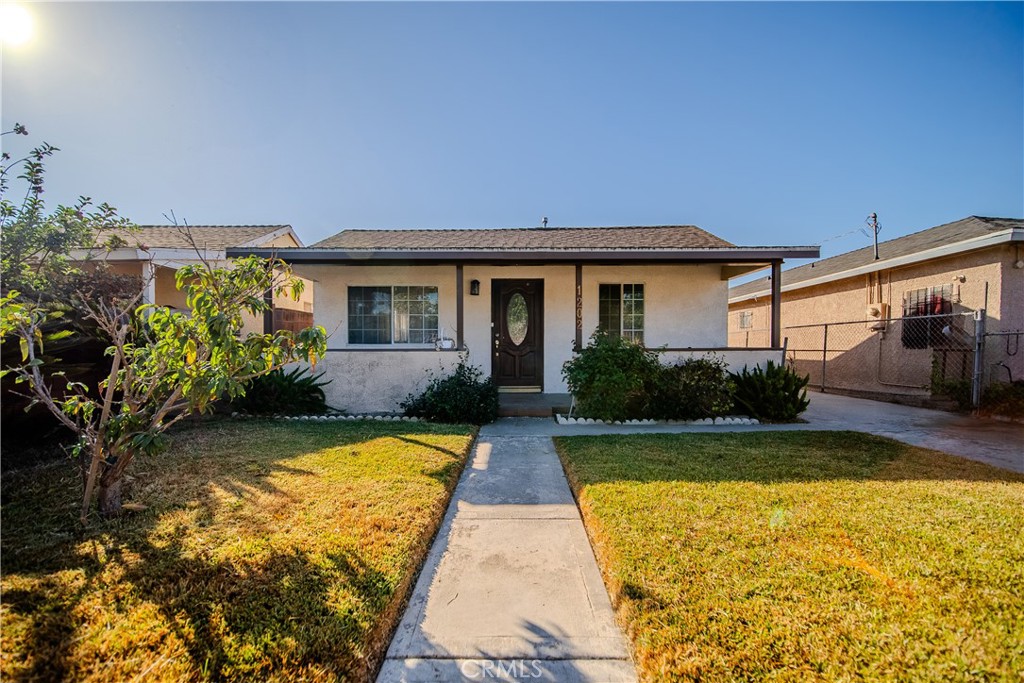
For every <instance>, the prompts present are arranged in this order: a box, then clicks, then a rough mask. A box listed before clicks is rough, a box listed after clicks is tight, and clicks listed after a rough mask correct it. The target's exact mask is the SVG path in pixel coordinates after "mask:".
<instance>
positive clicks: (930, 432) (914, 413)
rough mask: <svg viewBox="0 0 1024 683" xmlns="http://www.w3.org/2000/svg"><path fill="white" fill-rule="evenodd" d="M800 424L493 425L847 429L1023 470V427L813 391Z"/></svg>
mask: <svg viewBox="0 0 1024 683" xmlns="http://www.w3.org/2000/svg"><path fill="white" fill-rule="evenodd" d="M808 396H809V397H810V399H811V405H810V407H809V408H808V409H807V412H805V413H804V414H803V415H802V417H803V419H804V420H806V422H805V423H801V424H786V425H758V426H753V427H745V426H738V425H737V426H731V425H730V426H725V425H722V426H713V427H698V426H693V425H646V426H645V425H559V424H557V423H556V422H555V421H554V420H550V419H548V420H540V419H531V418H507V419H503V420H499V421H498V422H496V423H494V425H492V430H493V433H495V434H530V435H535V436H541V435H543V436H575V435H581V434H665V433H678V432H712V433H715V432H723V431H733V432H749V431H762V430H765V429H778V430H783V431H789V430H807V429H814V430H836V429H838V430H843V429H849V430H853V431H858V432H867V433H869V434H877V435H879V436H887V437H889V438H890V439H896V440H897V441H902V442H904V443H909V444H911V445H914V446H922V447H924V448H931V449H934V450H937V451H942V452H943V453H949V454H950V455H958V456H960V457H963V458H970V459H971V460H980V461H981V462H984V463H987V464H989V465H994V466H995V467H1001V468H1003V469H1008V470H1012V471H1014V472H1024V425H1022V424H1020V423H1013V422H998V421H996V420H987V419H980V418H974V417H970V416H967V415H957V414H955V413H947V412H945V411H942V410H928V409H926V408H914V407H911V406H902V405H897V404H895V403H883V402H881V401H869V400H867V399H861V398H851V397H849V396H840V395H838V394H821V393H817V392H810V393H809V394H808Z"/></svg>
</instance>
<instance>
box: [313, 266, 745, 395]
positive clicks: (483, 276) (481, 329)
mask: <svg viewBox="0 0 1024 683" xmlns="http://www.w3.org/2000/svg"><path fill="white" fill-rule="evenodd" d="M455 270H456V269H455V266H454V265H446V266H340V265H302V266H298V267H297V272H298V274H300V275H301V276H303V277H305V278H307V279H311V280H314V281H315V283H316V284H315V287H314V290H315V295H314V296H315V299H316V310H315V322H316V324H318V325H323V326H324V327H325V328H326V329H327V332H328V335H329V339H328V348H329V349H331V351H330V352H329V353H328V354H327V358H325V359H324V361H323V362H322V363H321V365H320V366H318V369H322V370H324V371H325V372H326V373H327V377H329V378H332V379H334V381H333V382H332V384H331V385H328V387H326V388H325V391H326V392H327V394H328V401H329V402H330V403H331V404H332V405H334V406H336V407H339V408H346V409H349V410H357V411H363V410H365V411H386V410H395V409H396V408H397V404H398V402H399V401H400V400H401V399H403V398H405V397H406V396H407V395H408V394H409V393H410V392H412V391H414V390H415V389H416V388H417V387H419V386H420V385H421V384H422V382H423V378H424V377H425V375H426V369H428V368H429V369H435V370H436V369H439V368H447V367H451V366H452V365H454V364H455V363H456V362H457V360H458V358H457V354H455V353H452V352H446V351H435V350H434V349H433V347H429V348H428V349H421V350H413V351H410V350H393V349H392V347H383V348H382V347H379V346H378V347H375V346H369V347H367V346H363V347H353V346H350V345H349V344H348V329H347V326H346V324H347V320H346V318H347V307H348V291H347V288H348V287H349V286H360V285H362V286H374V285H421V286H422V285H430V286H436V287H437V288H438V319H439V325H440V326H441V327H442V328H443V329H444V336H445V337H448V338H450V339H456V338H457V334H458V331H457V329H456V325H457V318H456V292H455ZM720 273H721V271H720V268H719V267H718V266H711V265H707V266H680V265H672V266H642V267H635V266H631V267H618V266H585V267H584V268H583V330H584V333H583V337H584V342H585V341H586V339H587V338H588V337H589V336H590V334H591V332H593V330H594V329H596V327H597V321H598V302H597V294H598V285H600V284H602V283H642V284H643V285H644V296H645V331H644V336H645V341H646V344H647V346H649V347H657V346H669V347H674V348H679V347H694V348H721V347H724V346H725V342H726V324H727V323H726V320H725V311H726V305H727V295H728V289H727V283H726V282H724V281H722V279H721V277H720ZM492 279H542V280H544V387H543V389H544V391H545V392H548V393H563V392H565V391H566V390H567V388H566V385H565V382H564V381H563V379H562V376H561V371H562V365H563V363H565V361H567V360H569V359H570V358H571V357H572V352H573V351H572V350H573V344H574V342H575V338H576V313H575V310H576V297H575V290H576V271H575V267H574V266H572V265H567V266H559V265H552V266H482V265H481V266H477V265H471V266H465V268H464V271H463V282H464V287H465V296H464V299H463V301H464V307H465V308H464V319H465V327H466V329H465V330H464V339H463V341H464V343H465V346H466V348H467V349H468V358H469V362H470V363H471V364H473V365H475V366H478V367H480V368H482V369H483V370H484V373H485V374H490V372H491V358H490V353H491V351H490V349H491V343H492V341H491V324H490V321H491V280H492ZM473 280H479V281H480V294H479V295H478V296H471V295H470V294H469V287H470V282H471V281H473ZM400 348H401V347H400ZM404 348H406V349H407V348H409V347H404Z"/></svg>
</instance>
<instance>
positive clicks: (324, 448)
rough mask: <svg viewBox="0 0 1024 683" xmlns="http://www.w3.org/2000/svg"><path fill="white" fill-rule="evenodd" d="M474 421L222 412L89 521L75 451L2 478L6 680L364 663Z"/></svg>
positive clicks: (382, 637) (230, 673) (301, 670)
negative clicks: (137, 507)
mask: <svg viewBox="0 0 1024 683" xmlns="http://www.w3.org/2000/svg"><path fill="white" fill-rule="evenodd" d="M472 437H473V430H472V428H468V427H448V426H437V425H424V424H415V425H411V424H406V423H397V424H390V423H377V422H366V423H314V424H308V423H275V422H261V421H255V422H246V423H244V424H243V423H218V424H213V425H207V426H202V427H197V428H191V429H186V430H182V431H180V432H179V433H178V434H177V435H176V438H175V443H174V446H173V447H172V449H171V450H170V451H169V452H168V453H165V454H164V455H162V456H160V457H155V458H148V459H142V460H139V461H138V462H137V466H136V469H135V473H134V480H133V484H132V488H131V489H129V495H128V498H129V500H132V501H136V502H142V503H145V504H146V505H148V506H149V509H147V510H146V511H144V512H141V513H138V514H134V515H132V516H130V517H126V518H124V519H120V520H115V521H111V522H94V524H93V527H92V528H90V529H89V530H87V531H86V532H82V531H81V530H80V529H79V528H78V526H77V522H76V517H77V513H76V502H77V500H76V498H77V496H79V495H80V493H79V487H78V486H77V485H76V481H75V479H76V473H75V471H74V470H73V468H72V466H71V464H70V463H68V462H61V463H56V464H53V465H50V466H45V467H40V468H35V469H32V470H23V471H20V472H14V473H6V474H5V475H4V480H3V489H2V490H3V537H2V562H3V565H2V568H3V578H2V589H3V595H2V613H0V616H2V622H0V623H2V655H0V674H2V676H0V677H2V679H3V680H5V681H28V680H48V681H49V680H52V681H58V680H79V681H131V680H155V681H179V680H228V681H231V680H235V681H243V680H245V681H248V680H276V681H285V680H314V681H316V680H330V681H334V680H352V681H361V680H365V679H366V678H367V677H368V676H369V675H371V674H372V672H373V671H374V670H375V668H376V666H377V665H378V663H379V661H380V659H381V658H382V657H383V653H384V649H385V648H386V647H387V639H388V636H389V635H390V632H391V630H392V629H393V628H394V625H395V624H396V622H397V619H398V617H399V616H400V612H399V610H400V608H401V606H402V602H403V600H404V599H405V596H406V595H407V594H408V590H409V588H410V586H411V581H412V579H413V577H414V575H415V573H416V571H417V570H418V568H419V566H420V564H421V562H422V560H423V558H424V556H425V553H426V549H427V544H428V543H429V540H430V538H431V537H432V536H433V534H434V533H435V531H436V529H437V527H438V526H439V524H440V520H441V517H442V515H443V512H444V508H445V505H446V504H447V501H448V498H449V494H450V492H451V490H452V488H454V485H455V481H456V479H457V477H458V473H459V471H460V470H461V467H462V464H463V463H464V461H465V458H466V455H467V452H468V448H469V445H470V443H471V441H472Z"/></svg>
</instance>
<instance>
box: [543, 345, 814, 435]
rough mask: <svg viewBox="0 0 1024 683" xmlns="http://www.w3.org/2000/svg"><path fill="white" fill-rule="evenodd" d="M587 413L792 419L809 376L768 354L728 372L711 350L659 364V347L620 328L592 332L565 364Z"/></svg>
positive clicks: (608, 417) (803, 400)
mask: <svg viewBox="0 0 1024 683" xmlns="http://www.w3.org/2000/svg"><path fill="white" fill-rule="evenodd" d="M562 375H563V376H564V377H565V380H566V384H567V385H568V388H569V392H570V393H571V394H572V395H573V397H574V398H575V400H576V407H577V410H578V412H579V415H581V416H582V417H588V418H595V419H600V420H604V421H606V422H612V421H616V420H635V419H655V420H695V419H701V418H709V417H719V416H724V415H729V414H730V413H732V412H740V413H743V414H746V415H748V416H749V417H755V418H758V419H759V420H761V421H763V422H792V421H795V420H796V419H797V416H798V415H799V414H800V413H802V412H803V411H804V410H806V409H807V405H808V401H807V392H806V389H805V387H806V386H807V382H808V378H807V377H800V376H798V375H797V374H796V373H795V372H794V371H793V370H792V369H791V368H788V367H786V366H782V365H780V366H776V365H774V364H773V363H772V362H771V361H769V363H768V367H767V368H766V369H764V370H761V369H760V368H754V369H753V370H752V371H749V370H748V369H747V368H744V369H743V371H742V372H740V373H730V372H729V371H728V369H727V366H726V361H725V358H723V357H721V356H716V355H715V354H713V353H710V354H707V355H705V356H704V357H701V358H689V359H686V360H684V361H681V362H679V363H676V364H675V365H662V364H661V363H660V361H659V360H658V354H657V353H655V352H654V351H652V350H650V349H647V348H645V347H644V346H642V345H640V344H636V343H634V342H632V341H629V340H627V339H624V338H622V337H620V336H619V335H616V334H610V333H605V332H601V331H597V332H595V333H594V334H593V335H592V336H591V338H590V342H589V343H588V344H587V346H586V347H585V348H583V349H581V350H580V351H579V352H578V353H577V354H576V355H575V356H574V357H573V358H572V359H571V360H569V361H567V362H566V363H565V364H564V365H563V366H562Z"/></svg>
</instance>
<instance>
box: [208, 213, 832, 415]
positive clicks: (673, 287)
mask: <svg viewBox="0 0 1024 683" xmlns="http://www.w3.org/2000/svg"><path fill="white" fill-rule="evenodd" d="M249 253H255V254H257V255H267V254H269V251H268V250H266V249H251V248H233V249H229V250H228V255H229V256H240V255H243V254H249ZM277 255H278V256H279V257H280V258H283V259H284V260H286V261H287V262H289V263H290V264H292V266H293V267H294V268H295V271H296V272H297V273H298V274H300V275H302V276H303V277H306V278H309V279H311V280H313V281H314V282H315V283H316V302H317V308H316V313H315V321H316V323H317V324H318V325H323V326H324V327H325V328H326V329H327V332H328V334H329V335H330V336H329V340H328V354H327V357H326V358H325V359H324V360H323V361H322V364H321V365H318V366H317V367H318V369H323V370H324V371H325V372H326V373H327V378H329V379H332V380H333V382H332V383H331V384H329V385H327V387H325V389H326V391H327V392H328V401H329V402H330V403H331V404H332V405H335V406H337V407H339V408H346V409H348V410H355V411H387V410H394V409H396V408H397V407H398V403H399V402H400V401H401V400H402V399H404V398H405V397H406V396H407V395H408V394H409V393H410V392H414V391H418V390H419V389H422V387H423V386H424V383H425V380H426V374H427V372H428V371H435V372H437V371H445V370H447V369H449V368H451V367H452V366H453V365H454V364H455V362H456V361H457V360H458V354H457V353H455V352H457V351H465V352H466V353H467V354H468V358H469V362H470V363H471V364H473V365H475V366H478V367H481V368H483V370H484V371H485V372H486V373H488V374H490V375H491V376H492V377H493V378H494V380H495V382H496V383H497V384H498V386H499V388H500V389H501V390H502V391H509V392H511V391H518V392H545V393H564V392H566V391H567V388H566V384H565V381H564V379H563V378H562V374H561V373H562V364H563V363H564V362H565V361H567V360H569V359H570V358H571V357H572V354H573V350H574V348H578V347H580V346H581V345H582V344H585V343H586V341H587V338H588V337H589V336H590V334H591V333H592V332H593V331H594V330H595V329H597V328H599V327H600V328H603V329H607V330H610V331H613V332H616V333H619V334H623V335H626V336H628V337H629V338H630V339H633V340H635V341H637V342H639V343H643V344H644V345H646V346H648V347H650V348H655V349H660V350H661V351H662V352H663V353H664V354H665V356H666V357H667V358H669V359H671V358H678V357H684V356H690V355H700V354H703V353H705V352H707V351H717V352H724V353H725V354H726V355H727V359H728V361H729V363H730V365H732V366H733V367H737V366H738V367H742V366H743V365H746V364H750V365H754V364H758V363H763V362H764V360H765V359H767V358H770V357H774V358H781V355H780V347H779V344H778V333H779V329H778V326H777V327H776V338H775V343H772V339H771V336H770V335H769V338H768V339H767V340H766V342H765V344H764V346H763V348H759V349H744V350H740V351H727V350H726V349H725V347H726V336H727V330H726V324H727V323H726V315H727V297H728V280H729V278H731V277H735V276H737V275H741V274H744V273H749V272H753V271H755V270H758V269H760V268H763V267H765V266H767V265H771V266H772V267H773V268H775V269H776V270H778V269H780V268H781V263H782V261H783V259H786V258H814V257H816V256H817V255H818V248H817V247H737V246H734V245H732V244H730V243H728V242H726V241H725V240H722V239H719V238H718V237H715V236H714V235H712V234H710V233H708V232H705V231H704V230H701V229H700V228H697V227H694V226H660V227H619V228H553V227H552V228H547V227H545V228H517V229H494V230H346V231H343V232H341V233H338V234H337V235H335V236H333V237H330V238H328V239H326V240H323V241H322V242H319V243H317V244H315V245H313V246H312V247H307V248H303V249H281V250H278V251H277Z"/></svg>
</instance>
